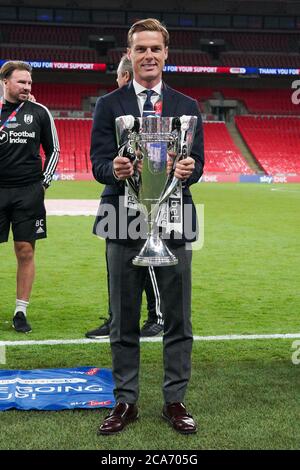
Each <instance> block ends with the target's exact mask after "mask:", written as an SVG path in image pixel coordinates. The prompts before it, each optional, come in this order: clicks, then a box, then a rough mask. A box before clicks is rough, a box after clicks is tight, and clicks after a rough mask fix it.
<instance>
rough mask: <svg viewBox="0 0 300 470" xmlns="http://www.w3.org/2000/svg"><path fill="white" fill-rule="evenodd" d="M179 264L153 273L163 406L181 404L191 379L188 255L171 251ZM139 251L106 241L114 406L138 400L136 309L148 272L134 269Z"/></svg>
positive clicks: (140, 299) (178, 250)
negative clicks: (160, 333) (160, 342)
mask: <svg viewBox="0 0 300 470" xmlns="http://www.w3.org/2000/svg"><path fill="white" fill-rule="evenodd" d="M171 250H172V252H173V253H174V254H175V256H176V257H177V258H178V260H179V262H178V264H177V265H175V266H168V267H161V268H155V274H156V278H157V283H158V288H159V292H160V296H161V307H162V313H163V316H164V335H163V359H164V379H163V396H164V401H165V403H174V402H182V401H184V396H185V392H186V388H187V385H188V381H189V379H190V374H191V352H192V342H193V335H192V325H191V259H192V252H191V250H186V249H185V246H179V247H176V248H174V247H172V248H171ZM139 251H140V246H134V247H133V246H126V245H121V244H118V243H114V242H111V241H108V243H107V262H108V269H109V278H110V302H111V311H112V322H111V326H110V344H111V351H112V370H113V376H114V381H115V390H114V394H115V398H116V401H119V402H126V403H135V402H137V400H138V396H139V363H140V344H139V340H140V327H139V323H140V308H141V301H142V292H143V288H144V282H145V277H146V272H147V268H144V267H139V266H134V265H133V264H132V259H133V258H134V257H135V256H136V255H137V254H138V253H139Z"/></svg>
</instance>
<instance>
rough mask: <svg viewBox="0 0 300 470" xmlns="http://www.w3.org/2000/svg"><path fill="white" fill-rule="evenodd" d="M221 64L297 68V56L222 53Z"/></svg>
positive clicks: (298, 58)
mask: <svg viewBox="0 0 300 470" xmlns="http://www.w3.org/2000/svg"><path fill="white" fill-rule="evenodd" d="M220 57H221V63H222V65H226V66H234V67H264V68H265V67H267V68H268V67H271V68H272V67H275V68H276V67H277V68H278V67H279V68H280V67H282V68H289V67H291V68H299V67H300V56H299V54H262V53H260V54H257V53H256V54H254V53H249V52H246V53H245V52H244V53H237V52H235V53H231V52H223V53H222V54H221V56H220Z"/></svg>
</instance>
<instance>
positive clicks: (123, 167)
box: [113, 156, 134, 180]
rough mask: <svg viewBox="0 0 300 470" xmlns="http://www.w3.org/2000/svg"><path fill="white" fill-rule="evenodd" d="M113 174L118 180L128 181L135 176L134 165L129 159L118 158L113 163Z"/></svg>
mask: <svg viewBox="0 0 300 470" xmlns="http://www.w3.org/2000/svg"><path fill="white" fill-rule="evenodd" d="M113 173H114V176H115V178H117V179H118V180H126V179H127V178H129V177H130V176H132V175H133V173H134V169H133V163H132V162H131V161H130V160H129V158H127V157H120V156H118V157H116V158H115V159H114V161H113Z"/></svg>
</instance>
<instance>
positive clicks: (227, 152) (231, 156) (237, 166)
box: [204, 122, 253, 174]
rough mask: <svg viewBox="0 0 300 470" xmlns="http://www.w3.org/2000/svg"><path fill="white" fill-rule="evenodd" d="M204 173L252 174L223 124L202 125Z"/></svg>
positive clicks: (208, 123) (207, 123)
mask: <svg viewBox="0 0 300 470" xmlns="http://www.w3.org/2000/svg"><path fill="white" fill-rule="evenodd" d="M204 142H205V173H241V174H252V173H253V170H251V168H250V167H249V165H248V164H247V162H246V160H245V159H244V157H243V156H242V155H241V152H240V151H239V149H238V148H237V147H236V145H235V144H234V142H233V140H232V138H231V136H230V134H229V132H228V130H227V128H226V126H225V124H224V123H223V122H212V123H211V122H206V123H204Z"/></svg>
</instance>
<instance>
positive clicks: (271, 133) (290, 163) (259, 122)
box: [235, 116, 300, 175]
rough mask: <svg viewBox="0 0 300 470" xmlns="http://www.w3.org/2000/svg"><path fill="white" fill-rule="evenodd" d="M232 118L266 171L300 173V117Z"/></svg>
mask: <svg viewBox="0 0 300 470" xmlns="http://www.w3.org/2000/svg"><path fill="white" fill-rule="evenodd" d="M235 119H236V124H237V127H238V129H239V131H240V133H241V134H242V136H243V138H244V140H245V142H246V143H247V145H248V147H249V149H250V150H251V152H252V153H253V155H254V156H255V158H256V159H257V161H258V162H259V164H260V165H261V166H262V168H263V169H264V170H265V172H266V173H267V174H271V175H274V174H285V175H300V139H299V136H300V118H292V117H286V118H284V117H281V118H278V117H259V116H257V117H253V116H237V117H236V118H235Z"/></svg>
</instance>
